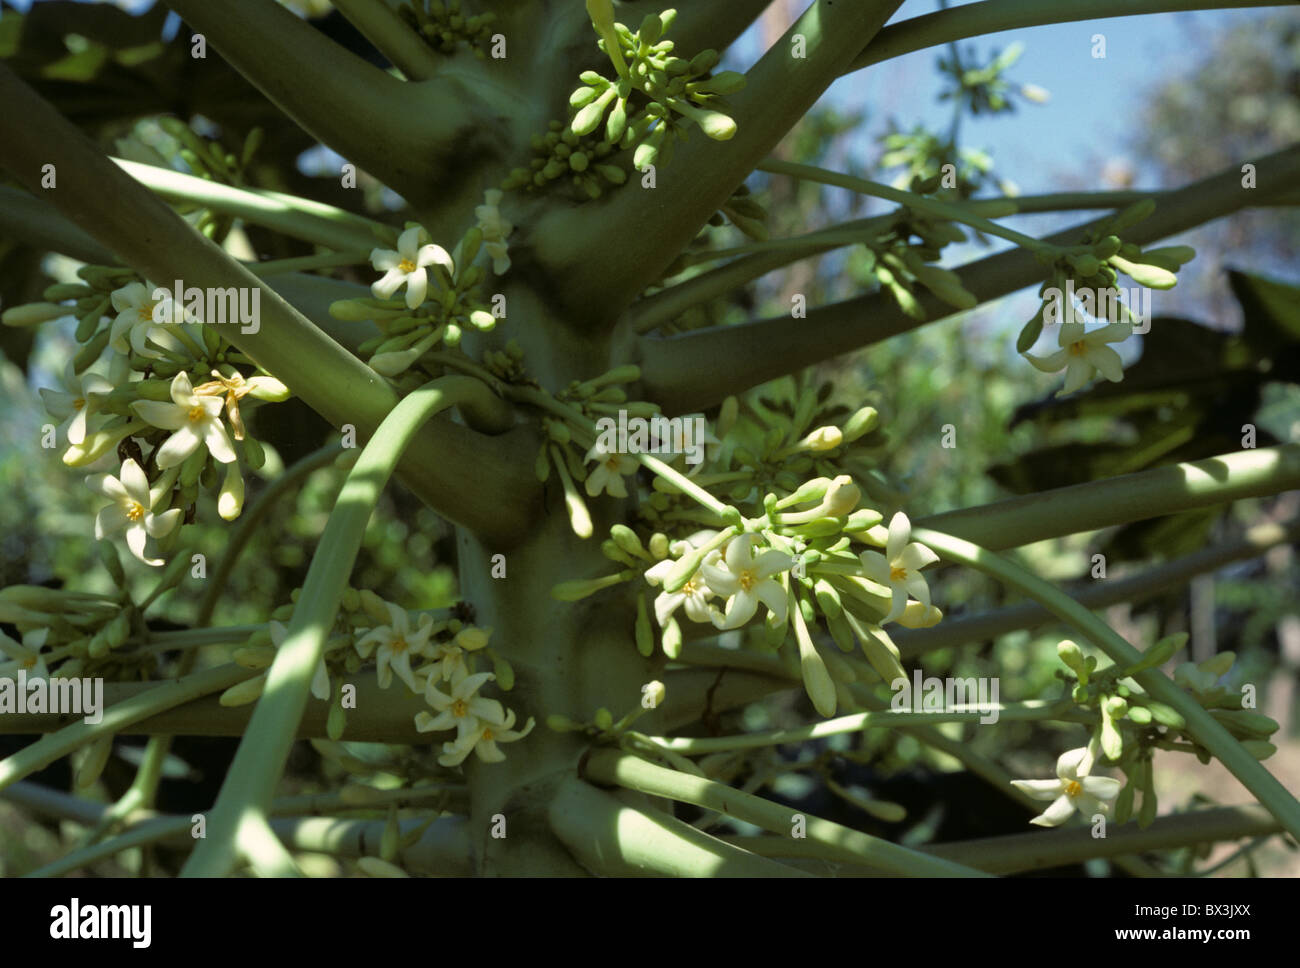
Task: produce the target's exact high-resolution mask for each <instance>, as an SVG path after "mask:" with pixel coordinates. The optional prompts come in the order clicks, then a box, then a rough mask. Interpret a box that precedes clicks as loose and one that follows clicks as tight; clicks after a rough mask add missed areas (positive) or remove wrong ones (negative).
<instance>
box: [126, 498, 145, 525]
mask: <svg viewBox="0 0 1300 968" xmlns="http://www.w3.org/2000/svg"><path fill="white" fill-rule="evenodd" d="M126 516H127V519H128V520H130V521H139V520H140V519H141V518H142V517H144V505H143V504H141V503H140V502H139V501H130V502H129V503H128V504H127V506H126Z"/></svg>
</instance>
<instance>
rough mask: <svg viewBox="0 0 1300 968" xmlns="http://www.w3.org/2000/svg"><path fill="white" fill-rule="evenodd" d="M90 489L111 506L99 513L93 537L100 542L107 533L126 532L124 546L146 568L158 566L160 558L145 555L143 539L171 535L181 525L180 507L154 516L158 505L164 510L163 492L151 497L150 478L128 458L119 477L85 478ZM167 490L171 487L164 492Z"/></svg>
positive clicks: (166, 495)
mask: <svg viewBox="0 0 1300 968" xmlns="http://www.w3.org/2000/svg"><path fill="white" fill-rule="evenodd" d="M86 483H87V484H88V485H89V486H90V488H91V490H93V491H97V492H98V493H99V494H102V495H103V496H104V497H106V498H108V499H109V500H110V501H111V502H112V503H111V504H109V505H108V506H107V507H104V508H102V509H101V510H100V512H99V514H98V515H96V517H95V538H96V539H101V538H103V537H104V536H105V535H107V534H113V533H115V532H117V531H122V530H125V531H126V546H127V547H128V548H130V549H131V554H133V555H135V556H136V557H137V558H138V559H140V561H142V562H144V563H145V564H146V565H161V564H162V563H163V562H162V559H161V558H146V557H145V556H144V543H145V539H146V538H147V537H148V536H150V535H152V536H153V537H155V538H161V537H163V536H164V535H167V534H170V533H171V531H172V529H173V528H175V527H176V525H177V524H178V523H179V522H180V517H181V512H180V509H179V508H172V509H171V510H170V511H163V512H162V513H161V514H155V513H154V509H155V508H157V507H158V506H159V505H162V506H163V507H166V504H167V503H170V502H166V501H165V499H166V498H167V497H168V494H167V493H166V492H162V493H158V494H151V493H150V491H149V479H148V478H147V477H145V475H144V471H142V470H141V469H140V465H139V464H137V463H136V462H135V461H134V460H132V459H131V458H129V457H128V458H127V459H126V460H124V461H122V470H121V473H120V476H119V477H114V476H113V475H112V474H96V475H93V476H91V477H88V478H87V479H86ZM167 490H168V491H169V490H170V488H168V489H167Z"/></svg>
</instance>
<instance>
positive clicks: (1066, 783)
mask: <svg viewBox="0 0 1300 968" xmlns="http://www.w3.org/2000/svg"><path fill="white" fill-rule="evenodd" d="M1092 761H1093V757H1092V753H1091V751H1090V748H1089V747H1087V746H1081V747H1079V748H1078V749H1077V750H1067V751H1066V752H1064V753H1062V754H1061V757H1060V759H1058V760H1057V761H1056V777H1057V778H1056V779H1055V780H1012V781H1011V785H1012V786H1013V787H1015V788H1016V789H1017V790H1020V791H1021V792H1022V793H1027V794H1029V796H1031V797H1033V798H1034V799H1035V800H1051V801H1052V805H1051V806H1049V807H1048V808H1047V809H1046V810H1044V811H1043V812H1042V813H1041V814H1039V815H1038V816H1037V817H1035V818H1034V819H1033V820H1031V821H1029V822H1030V823H1032V824H1037V825H1038V826H1040V827H1057V826H1060V825H1061V824H1062V823H1064V822H1065V821H1066V820H1068V819H1069V817H1070V815H1071V814H1072V813H1074V811H1075V810H1078V811H1079V812H1080V813H1081V814H1082V815H1083V816H1085V817H1088V818H1091V817H1092V816H1093V815H1095V814H1098V813H1105V812H1106V810H1107V808H1108V806H1109V803H1110V801H1111V800H1114V799H1115V797H1116V796H1118V795H1119V791H1120V787H1121V783H1120V781H1119V780H1116V779H1114V778H1113V777H1108V776H1088V775H1087V774H1088V771H1089V770H1091V769H1092Z"/></svg>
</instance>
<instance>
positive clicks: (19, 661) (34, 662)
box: [0, 629, 50, 679]
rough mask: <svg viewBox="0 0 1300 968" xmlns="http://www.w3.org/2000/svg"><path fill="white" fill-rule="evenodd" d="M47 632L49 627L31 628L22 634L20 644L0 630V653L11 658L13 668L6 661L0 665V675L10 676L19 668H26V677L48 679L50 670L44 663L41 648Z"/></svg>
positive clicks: (47, 635)
mask: <svg viewBox="0 0 1300 968" xmlns="http://www.w3.org/2000/svg"><path fill="white" fill-rule="evenodd" d="M49 634H50V630H49V629H32V630H31V631H30V632H27V633H26V634H24V635H23V641H22V644H19V643H18V642H15V641H14V640H13V639H11V638H10V637H9V636H7V635H5V634H4V633H3V632H0V653H3V654H5V655H7V656H9V658H10V659H12V660H13V662H12V665H13V668H10V663H8V662H6V663H5V664H4V665H2V666H0V675H4V676H11V675H13V674H15V673H16V672H17V671H18V670H19V669H26V670H27V678H28V679H48V678H49V677H50V670H49V668H48V667H47V666H46V665H45V657H44V656H43V655H41V649H43V648H45V640H46V639H47V638H48V637H49Z"/></svg>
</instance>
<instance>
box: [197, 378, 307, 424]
mask: <svg viewBox="0 0 1300 968" xmlns="http://www.w3.org/2000/svg"><path fill="white" fill-rule="evenodd" d="M212 375H213V376H214V377H216V379H215V380H210V381H208V382H207V383H201V384H199V385H198V386H196V387H195V388H194V395H195V396H196V397H206V396H213V397H220V396H223V395H224V396H225V400H226V417H227V418H228V419H229V420H230V429H231V431H232V432H233V433H234V435H235V439H236V440H243V439H244V418H243V417H242V416H241V415H240V413H239V401H240V399H242V398H243V397H245V396H247V395H248V394H250V393H251V394H252V395H253V396H254V397H257V398H259V399H262V400H283V399H285V398H286V397H288V395H289V388H288V387H286V386H285V385H284V384H283V383H281V382H280V381H279V380H277V379H276V378H275V377H273V376H252V377H249V378H248V379H247V380H246V379H244V375H243V374H242V373H239V372H236V373H235V374H234V375H233V376H226V375H225V374H224V373H222V372H221V371H220V370H213V371H212Z"/></svg>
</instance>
